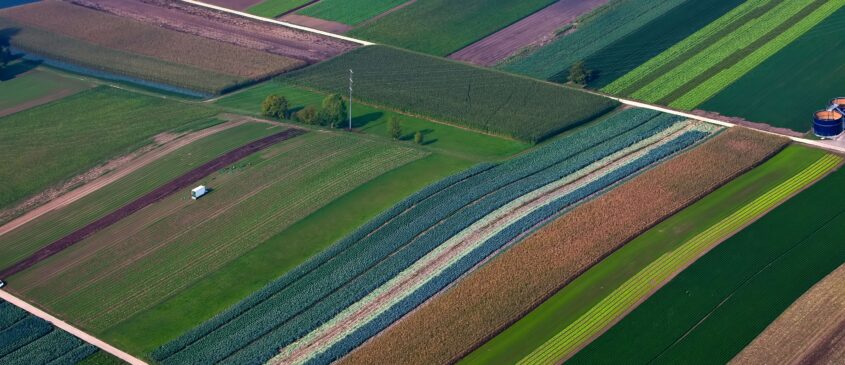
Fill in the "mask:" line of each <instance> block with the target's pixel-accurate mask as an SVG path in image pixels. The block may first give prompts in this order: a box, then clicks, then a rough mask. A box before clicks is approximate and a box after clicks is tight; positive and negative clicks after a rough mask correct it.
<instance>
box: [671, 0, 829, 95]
mask: <svg viewBox="0 0 845 365" xmlns="http://www.w3.org/2000/svg"><path fill="white" fill-rule="evenodd" d="M842 6H845V0H831V1H828V2H826V3H824V4H823V5H822V6H820V7H819V8H818V9H816V10H815V11H814V12H812V13H811V14H810V15H808V16H807V17H806V18H804V19H801V21H799V22H798V23H796V24H795V25H793V26H792V27H790V28H789V29H787V30H786V31H785V32H783V33H781V34H779V35H778V36H777V37H775V39H772V40H771V41H769V42H768V43H766V44H765V45H763V46H762V47H760V48H758V49H757V50H755V51H754V52H752V53H751V54H750V55H748V56H746V57H745V58H743V59H742V60H741V61H739V62H737V63H736V64H734V65H733V66H731V67H728V68H726V69H724V70H721V71H719V73H717V74H716V75H714V76H713V77H711V78H709V79H707V81H705V82H703V83H701V84H700V85H698V86H697V87H695V88H694V89H692V90H690V91H689V92H687V93H686V94H684V96H682V97H680V98H678V100H675V101H673V102H672V103H671V104H669V105H670V106H672V107H675V108H679V109H692V108H695V107H697V106H699V105H701V104H702V103H704V102H705V101H707V100H709V99H710V98H712V97H713V96H715V95H716V94H718V93H719V92H720V91H722V90H724V89H725V88H727V87H728V86H730V85H731V84H733V83H734V82H735V81H736V80H738V79H739V78H740V77H742V76H743V75H745V74H746V73H748V72H749V71H751V70H753V69H754V68H755V67H757V66H759V65H760V64H761V63H763V62H764V61H766V60H767V59H769V57H772V56H773V55H774V54H775V53H777V52H778V51H780V50H781V49H783V48H784V47H786V46H788V45H789V44H790V43H792V42H794V41H795V40H796V39H798V38H799V37H801V36H802V35H804V33H807V32H808V31H809V30H810V29H812V28H813V27H815V26H816V25H818V24H819V23H821V22H822V21H824V20H825V19H827V18H828V17H829V16H831V15H832V14H833V13H834V12H835V11H837V10H839V8H841V7H842Z"/></svg>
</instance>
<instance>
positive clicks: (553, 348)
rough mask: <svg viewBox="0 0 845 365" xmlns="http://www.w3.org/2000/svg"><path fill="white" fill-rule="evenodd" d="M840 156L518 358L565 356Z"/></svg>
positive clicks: (656, 265)
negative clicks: (526, 354)
mask: <svg viewBox="0 0 845 365" xmlns="http://www.w3.org/2000/svg"><path fill="white" fill-rule="evenodd" d="M841 161H842V159H841V158H840V157H837V156H834V155H826V156H824V157H822V158H821V159H819V160H818V161H816V162H815V163H814V164H813V165H811V166H809V167H807V168H806V169H805V170H804V171H802V172H800V173H798V174H797V175H795V176H793V177H792V178H790V179H789V180H787V181H785V182H783V183H781V184H780V185H778V186H777V187H775V188H773V189H771V190H770V191H768V192H767V193H765V194H764V195H762V196H760V197H758V198H757V199H755V200H754V201H753V202H751V203H749V204H748V205H746V206H744V207H743V208H741V209H740V210H738V211H736V212H734V213H733V214H731V215H730V216H728V217H727V218H725V219H724V220H722V221H721V222H719V223H717V224H715V225H714V226H712V227H710V228H708V229H707V230H705V231H704V232H702V233H700V234H698V235H697V236H695V237H693V238H692V239H690V240H689V241H687V243H685V244H684V245H683V246H682V247H681V248H680V249H677V250H675V251H673V252H670V253H667V254H665V255H664V256H661V257H660V258H659V259H658V260H656V261H654V262H653V263H651V264H650V265H649V266H647V267H646V268H644V269H643V270H641V271H640V272H639V273H638V274H636V275H634V276H633V277H631V278H630V279H629V280H628V281H626V282H625V283H624V284H623V285H622V286H620V287H619V288H617V289H616V290H615V291H614V292H613V293H611V294H610V295H609V296H608V297H606V298H605V299H603V300H602V301H601V302H599V303H598V304H597V305H595V306H594V307H593V308H591V309H590V310H589V311H588V312H587V313H585V314H584V315H582V316H581V317H580V318H579V319H578V320H576V321H575V322H573V323H572V324H571V325H570V326H568V327H567V328H566V329H565V330H563V331H561V332H560V333H559V334H558V335H557V336H555V337H553V338H552V339H550V340H549V341H547V342H546V343H545V344H544V345H543V346H541V347H539V348H537V349H536V350H535V351H534V352H532V353H531V354H529V355H528V356H527V357H525V358H524V359H523V360H522V361H520V364H540V363H553V362H559V361H562V360H565V359H566V358H568V357H569V356H571V355H572V354H574V353H575V352H576V351H577V350H578V349H580V348H582V347H584V346H586V345H587V343H589V341H590V340H591V339H593V338H596V337H598V336H599V335H601V333H602V332H603V331H604V330H606V329H607V328H609V327H610V326H612V325H613V323H615V322H617V321H619V320H620V319H621V317H623V316H624V315H625V314H626V313H628V312H630V311H631V310H633V309H634V308H635V307H636V305H637V304H638V303H641V302H642V301H644V300H645V299H646V298H647V297H648V295H649V294H650V293H653V292H655V291H656V290H658V289H659V288H660V287H662V286H663V285H664V284H665V283H667V282H668V281H669V280H671V279H672V278H673V277H674V276H675V275H677V273H679V272H680V271H681V270H683V268H685V267H686V266H689V265H690V264H691V263H692V262H694V261H695V259H696V258H698V257H701V256H702V255H704V254H705V253H706V252H708V251H709V250H710V249H711V248H713V247H715V246H716V245H717V244H718V243H720V242H721V241H723V240H724V239H725V238H726V237H729V236H730V235H731V234H732V233H733V232H736V231H738V230H740V229H741V228H742V227H744V226H747V225H748V224H750V223H751V222H752V221H754V220H755V218H757V217H759V216H761V215H763V214H765V213H766V212H767V211H769V210H771V209H773V208H774V207H776V206H777V205H779V203H781V202H783V201H785V200H786V199H788V198H789V197H790V196H792V195H794V194H796V193H797V192H798V191H800V190H801V189H803V188H804V187H806V186H807V185H809V184H811V183H812V182H814V181H816V180H818V179H819V178H821V177H822V176H824V175H825V174H827V173H828V172H829V171H831V170H832V169H833V168H835V167H836V166H838V165H839V164H840V163H841Z"/></svg>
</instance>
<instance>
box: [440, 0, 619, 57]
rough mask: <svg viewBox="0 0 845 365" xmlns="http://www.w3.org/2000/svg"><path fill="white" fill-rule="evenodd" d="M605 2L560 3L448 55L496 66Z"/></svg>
mask: <svg viewBox="0 0 845 365" xmlns="http://www.w3.org/2000/svg"><path fill="white" fill-rule="evenodd" d="M607 1H608V0H560V1H558V2H556V3H554V4H552V5H549V6H547V7H546V8H545V9H543V10H540V11H538V12H536V13H534V14H531V15H529V16H527V17H525V18H524V19H522V20H520V21H518V22H516V23H514V24H512V25H510V26H508V27H506V28H504V29H502V30H500V31H498V32H496V33H493V34H492V35H489V36H487V37H485V38H484V39H482V40H480V41H478V42H475V43H473V44H471V45H469V46H468V47H466V48H464V49H461V50H460V51H457V52H455V53H452V54H451V55H449V58H451V59H454V60H459V61H466V62H469V63H472V64H476V65H479V66H493V65H495V64H496V63H499V62H500V61H502V60H504V59H505V58H508V57H509V56H511V55H513V54H515V53H517V52H519V50H521V49H523V48H525V47H528V46H531V45H536V44H542V43H544V42H548V41H551V40H552V39H553V38H554V37H555V32H556V31H557V30H558V29H561V28H562V27H564V26H565V25H567V24H569V23H571V22H572V21H574V20H575V19H577V18H578V17H579V16H581V15H582V14H585V13H587V12H589V11H590V10H593V9H595V8H597V7H599V6H601V5H604V4H605V3H606V2H607Z"/></svg>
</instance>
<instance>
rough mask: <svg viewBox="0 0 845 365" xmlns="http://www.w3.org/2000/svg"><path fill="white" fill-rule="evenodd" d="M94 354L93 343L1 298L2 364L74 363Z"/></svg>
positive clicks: (0, 334)
mask: <svg viewBox="0 0 845 365" xmlns="http://www.w3.org/2000/svg"><path fill="white" fill-rule="evenodd" d="M95 354H99V350H98V349H97V348H96V347H94V346H92V345H89V344H87V343H85V342H83V341H82V340H80V339H78V338H76V337H74V336H73V335H71V334H69V333H67V332H65V331H63V330H60V329H57V328H56V327H53V325H52V324H50V322H47V321H45V320H43V319H41V318H38V317H36V316H33V315H31V314H29V313H27V312H25V311H24V310H23V309H20V308H18V307H15V306H14V305H12V304H10V303H9V302H6V301H4V300H0V362H2V363H3V364H9V365H43V364H76V363H79V362H81V361H83V360H84V359H86V358H89V357H91V356H92V355H95ZM98 356H103V355H98Z"/></svg>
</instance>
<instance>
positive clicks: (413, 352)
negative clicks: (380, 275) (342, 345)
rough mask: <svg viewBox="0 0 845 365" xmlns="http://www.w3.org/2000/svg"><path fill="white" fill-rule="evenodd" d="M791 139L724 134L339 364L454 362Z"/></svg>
mask: <svg viewBox="0 0 845 365" xmlns="http://www.w3.org/2000/svg"><path fill="white" fill-rule="evenodd" d="M787 142H788V141H787V140H786V139H784V138H780V137H774V136H770V135H764V134H761V133H757V132H753V131H750V130H747V129H743V128H733V129H731V130H729V131H726V132H724V133H722V134H720V135H719V136H717V137H715V138H714V139H712V140H711V141H709V142H707V143H705V144H704V145H702V146H700V147H698V148H695V149H693V150H691V151H688V152H686V153H684V154H682V155H680V156H678V157H677V158H674V159H672V160H669V161H667V162H665V163H663V164H661V165H659V166H657V167H655V168H654V169H652V170H649V171H647V172H645V173H643V174H642V175H640V176H638V177H636V178H634V179H632V180H630V181H629V182H627V183H625V184H623V185H621V186H620V187H618V188H616V189H614V190H611V191H610V192H608V193H606V194H604V195H602V196H600V197H598V198H596V199H595V200H592V201H590V202H587V203H585V204H583V205H581V206H580V207H578V208H576V209H574V210H572V211H571V212H569V213H567V214H565V215H563V216H561V217H560V218H558V219H557V220H555V221H553V222H551V223H549V224H548V225H546V226H545V227H543V228H541V229H540V230H539V231H537V232H536V233H535V234H533V235H531V236H530V237H528V238H526V239H525V240H524V241H523V242H521V243H520V244H518V245H516V246H515V247H513V248H512V249H510V250H509V251H506V252H504V253H503V254H501V255H499V256H498V257H496V258H494V259H493V260H491V261H490V262H489V263H488V264H487V265H485V266H483V267H481V268H479V269H478V270H477V271H475V272H473V273H471V274H470V275H468V276H467V277H466V278H464V279H463V280H461V281H459V282H457V283H456V285H455V286H454V287H452V288H451V289H449V290H448V291H446V292H444V293H443V294H441V295H440V296H437V297H434V298H433V299H432V300H430V301H429V302H428V303H426V304H424V305H423V306H421V307H420V308H418V309H417V310H416V311H414V312H411V313H410V314H409V315H408V316H406V317H405V318H403V319H402V320H400V321H399V322H397V323H396V324H395V325H394V326H392V327H390V328H388V329H387V330H386V331H384V332H383V333H381V334H380V335H379V336H376V337H375V338H373V339H372V340H370V341H369V342H367V343H365V344H364V345H363V346H361V347H360V348H359V349H357V350H356V351H355V352H353V353H351V354H350V355H349V356H347V357H346V358H344V359H342V360H341V362H340V363H341V364H345V365H348V364H442V363H448V362H452V361H455V360H457V359H459V358H460V357H461V356H463V355H465V354H466V353H468V352H469V351H471V350H472V349H474V348H475V347H477V346H479V345H480V344H482V343H483V342H484V341H486V340H487V339H489V338H491V337H492V336H494V335H495V334H497V333H498V332H500V331H501V330H503V329H504V328H506V327H507V326H508V325H510V324H511V323H513V322H514V321H516V320H518V319H519V318H521V317H522V316H523V315H525V314H526V313H527V312H528V311H530V310H532V309H533V308H535V307H536V306H537V305H539V304H540V303H542V301H543V300H545V299H546V298H548V297H549V296H550V295H552V294H554V293H555V292H556V291H557V290H559V289H560V288H562V287H563V286H564V285H566V284H567V283H569V282H570V281H572V280H573V279H574V278H575V277H577V276H578V275H579V274H581V273H582V272H584V271H585V270H587V269H588V268H589V267H590V266H592V265H594V264H595V263H597V262H598V261H600V260H601V259H602V258H604V257H606V256H607V255H609V254H610V253H611V252H613V251H614V250H616V249H618V248H619V247H621V246H622V245H623V244H624V243H626V242H628V241H629V240H631V239H632V238H634V237H636V236H637V235H639V234H640V233H642V232H643V231H645V230H647V229H648V228H650V227H652V226H654V225H655V224H657V223H659V222H660V221H662V220H663V219H665V218H667V217H669V216H670V215H672V214H674V213H675V212H677V211H678V210H680V209H682V208H684V207H685V206H687V205H689V204H690V203H692V202H693V201H695V200H697V199H699V198H701V197H703V196H704V195H706V194H707V193H709V192H711V191H713V190H714V189H716V188H717V187H719V186H721V185H722V184H724V183H725V182H727V181H729V180H731V179H732V178H734V177H736V176H737V175H739V174H741V173H743V172H745V171H747V170H749V169H751V168H752V167H754V166H756V165H758V164H760V163H761V162H762V161H764V160H766V159H767V158H768V157H769V156H771V155H773V154H774V153H776V152H777V151H779V150H781V149H782V148H783V147H784V146H785V145H786V143H787Z"/></svg>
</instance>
